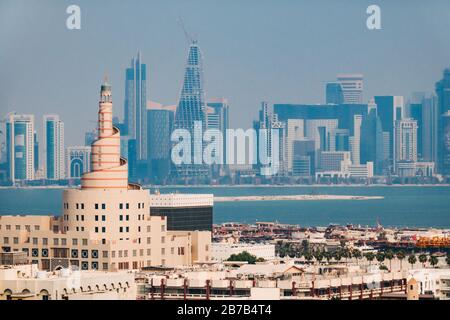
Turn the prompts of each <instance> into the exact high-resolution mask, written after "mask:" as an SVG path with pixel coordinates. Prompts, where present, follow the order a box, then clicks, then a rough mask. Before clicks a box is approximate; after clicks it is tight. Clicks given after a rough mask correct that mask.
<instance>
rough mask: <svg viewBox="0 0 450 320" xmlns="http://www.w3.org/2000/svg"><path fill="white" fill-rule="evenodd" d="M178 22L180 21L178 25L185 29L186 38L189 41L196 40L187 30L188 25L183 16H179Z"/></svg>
mask: <svg viewBox="0 0 450 320" xmlns="http://www.w3.org/2000/svg"><path fill="white" fill-rule="evenodd" d="M177 23H178V25H179V26H180V28H181V29H182V30H183V32H184V36H185V37H186V40H187V41H188V42H189V43H192V42H194V41H195V39H194V37H193V36H192V35H191V34H190V33H189V32H187V30H186V26H185V24H184V21H183V18H181V17H178V19H177Z"/></svg>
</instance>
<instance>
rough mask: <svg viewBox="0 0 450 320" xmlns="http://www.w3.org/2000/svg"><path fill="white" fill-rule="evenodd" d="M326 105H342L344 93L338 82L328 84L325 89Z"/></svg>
mask: <svg viewBox="0 0 450 320" xmlns="http://www.w3.org/2000/svg"><path fill="white" fill-rule="evenodd" d="M325 95H326V98H325V101H326V102H325V103H326V104H343V103H344V92H343V91H342V86H341V84H340V83H339V82H328V83H327V84H326V88H325Z"/></svg>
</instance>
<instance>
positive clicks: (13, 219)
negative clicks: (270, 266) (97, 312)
mask: <svg viewBox="0 0 450 320" xmlns="http://www.w3.org/2000/svg"><path fill="white" fill-rule="evenodd" d="M112 118H113V116H112V98H111V86H110V85H109V84H108V83H106V82H105V83H104V84H103V85H102V86H101V92H100V102H99V111H98V139H97V140H96V141H94V142H93V143H92V145H91V171H90V172H87V173H85V174H83V176H82V179H81V188H80V189H67V190H64V193H63V201H62V202H63V203H62V205H63V211H62V215H61V216H60V217H53V216H31V215H30V216H28V215H27V216H0V249H2V250H3V251H4V252H8V251H25V252H27V253H28V259H29V262H32V263H37V264H38V266H39V268H40V269H44V270H55V269H57V268H67V267H69V266H77V267H79V268H80V269H81V270H92V269H96V270H105V271H117V270H130V269H141V268H144V267H156V266H158V267H159V266H167V267H171V266H188V265H193V264H203V263H208V262H209V261H210V260H211V232H210V230H206V229H205V228H199V229H193V230H191V229H189V230H185V228H183V227H182V226H183V225H186V226H187V225H189V224H183V223H179V222H176V220H175V219H176V218H177V216H176V215H175V214H176V213H177V211H173V212H171V213H172V215H173V216H172V217H171V218H170V219H174V221H175V222H176V223H175V226H177V225H178V226H181V227H177V228H174V229H171V228H168V224H169V223H168V218H167V216H164V215H161V212H164V211H161V207H164V205H165V203H167V204H166V206H175V207H179V208H180V210H183V205H181V206H180V203H178V204H177V203H174V200H177V199H178V200H179V201H181V202H185V203H188V204H189V203H191V202H192V203H194V204H195V208H203V209H202V211H203V212H204V211H205V210H204V209H205V208H207V209H208V210H209V211H206V212H207V213H210V220H212V202H213V196H212V195H183V196H173V195H172V196H168V195H150V193H149V191H148V190H144V189H142V187H141V186H140V185H137V184H132V183H129V182H128V164H127V160H126V159H124V158H122V157H121V156H120V131H119V130H118V129H117V128H116V127H114V126H113V124H112ZM155 197H156V198H155ZM158 197H160V199H159V200H158ZM169 198H170V199H171V201H170V203H169V202H168V201H166V200H164V199H169ZM175 202H176V201H175ZM152 203H156V204H157V207H159V209H158V210H159V211H158V214H157V215H152V207H151V204H152ZM187 207H189V205H187ZM164 208H166V207H164ZM195 208H194V209H195ZM155 210H156V207H155ZM192 210H193V209H192V207H190V211H189V212H191V213H190V214H191V215H192V214H195V210H194V211H192ZM185 211H186V210H185ZM181 217H182V216H181ZM186 219H187V220H189V221H195V219H193V218H192V216H191V217H189V216H186ZM205 221H206V222H208V221H209V220H208V219H206V220H205V219H203V222H205ZM211 224H212V221H211ZM190 227H191V228H193V227H195V226H192V225H190Z"/></svg>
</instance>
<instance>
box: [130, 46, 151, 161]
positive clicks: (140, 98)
mask: <svg viewBox="0 0 450 320" xmlns="http://www.w3.org/2000/svg"><path fill="white" fill-rule="evenodd" d="M124 107H125V110H124V118H125V119H124V124H125V125H124V127H125V129H126V132H125V133H126V134H127V135H128V137H129V139H135V140H136V159H137V160H141V159H147V66H146V64H144V63H142V60H141V53H140V52H138V54H137V57H136V58H133V59H132V60H131V66H130V68H127V69H126V71H125V106H124Z"/></svg>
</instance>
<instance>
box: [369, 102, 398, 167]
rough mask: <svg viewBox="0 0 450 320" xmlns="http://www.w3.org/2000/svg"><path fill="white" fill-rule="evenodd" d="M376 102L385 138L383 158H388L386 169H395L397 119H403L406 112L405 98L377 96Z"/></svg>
mask: <svg viewBox="0 0 450 320" xmlns="http://www.w3.org/2000/svg"><path fill="white" fill-rule="evenodd" d="M375 104H376V105H377V115H378V116H379V117H380V120H381V127H382V130H383V135H384V140H383V148H384V149H385V153H386V152H388V154H387V155H386V154H385V155H384V157H383V158H386V156H387V159H388V162H387V163H385V168H384V169H385V170H387V171H389V170H391V169H393V168H394V167H393V166H394V165H395V135H394V124H395V121H397V120H401V119H402V118H403V113H404V107H405V106H404V99H403V97H402V96H375Z"/></svg>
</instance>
